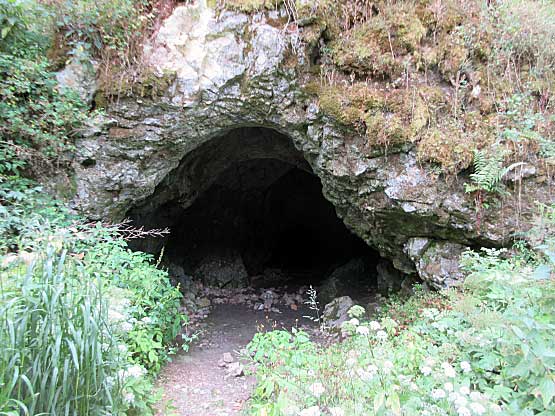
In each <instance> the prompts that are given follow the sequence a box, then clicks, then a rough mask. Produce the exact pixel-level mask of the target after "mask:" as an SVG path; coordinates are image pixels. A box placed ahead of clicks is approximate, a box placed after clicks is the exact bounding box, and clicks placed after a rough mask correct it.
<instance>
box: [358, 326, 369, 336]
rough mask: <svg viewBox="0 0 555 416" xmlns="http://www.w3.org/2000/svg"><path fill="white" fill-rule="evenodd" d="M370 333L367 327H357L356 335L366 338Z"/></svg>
mask: <svg viewBox="0 0 555 416" xmlns="http://www.w3.org/2000/svg"><path fill="white" fill-rule="evenodd" d="M369 333H370V329H369V328H368V327H367V326H359V327H357V334H359V335H363V336H367V335H368V334H369Z"/></svg>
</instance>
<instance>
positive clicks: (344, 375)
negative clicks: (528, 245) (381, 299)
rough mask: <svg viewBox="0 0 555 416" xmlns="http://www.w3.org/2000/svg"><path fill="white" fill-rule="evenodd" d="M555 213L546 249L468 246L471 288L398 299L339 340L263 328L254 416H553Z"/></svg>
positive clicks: (257, 343) (349, 326)
mask: <svg viewBox="0 0 555 416" xmlns="http://www.w3.org/2000/svg"><path fill="white" fill-rule="evenodd" d="M554 212H555V208H554V207H543V215H542V218H541V220H540V221H539V222H538V225H537V226H536V228H535V229H534V230H533V231H532V235H533V236H534V237H535V236H538V235H539V234H540V228H541V235H542V236H543V238H542V241H541V242H539V241H536V243H537V244H536V246H535V249H534V250H529V249H525V250H523V248H524V247H525V246H523V245H519V247H520V248H521V251H519V252H516V253H513V254H510V253H508V252H506V251H505V250H496V249H483V250H482V251H481V252H473V251H468V252H467V253H465V254H464V255H463V258H462V264H463V267H464V269H465V270H466V272H467V278H466V281H465V283H464V287H463V289H462V290H461V291H454V290H450V291H445V292H439V293H426V292H423V291H421V290H417V294H416V295H415V296H414V297H412V298H410V299H409V300H408V301H406V302H405V301H401V300H399V299H392V300H391V301H390V302H389V304H388V305H387V306H386V308H385V309H384V312H383V314H382V315H381V317H374V318H373V319H374V320H371V321H368V320H365V319H361V318H359V319H357V318H353V319H351V320H350V321H347V322H345V323H344V324H343V332H349V333H350V336H348V337H347V338H346V339H345V340H343V341H340V342H337V343H335V344H333V345H331V346H327V347H326V346H322V345H319V344H317V343H314V342H312V341H310V339H309V337H308V335H307V334H305V333H303V332H300V331H297V330H293V331H292V332H288V331H274V332H270V333H265V334H262V333H260V334H257V335H256V337H255V338H254V339H253V341H252V342H251V343H250V344H249V347H248V349H249V351H250V352H251V353H252V354H251V357H252V360H253V361H254V362H255V363H256V365H257V377H258V385H257V387H256V389H255V394H254V397H253V400H252V402H251V407H250V414H253V415H302V416H315V415H331V416H340V415H361V414H364V415H416V414H418V415H458V416H471V415H496V414H502V415H551V414H553V413H554V412H555V380H554V378H553V372H554V371H555V351H554V349H553V342H552V333H553V330H554V329H555V306H554V305H555V302H554V300H555V285H554V278H553V266H555V251H554V250H555V234H554V233H553V229H554V228H553V225H554V224H555V223H554V222H553V218H554V214H553V213H554ZM546 230H549V231H548V232H547V233H546ZM359 308H360V307H359Z"/></svg>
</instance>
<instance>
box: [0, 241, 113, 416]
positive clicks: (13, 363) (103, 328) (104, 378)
mask: <svg viewBox="0 0 555 416" xmlns="http://www.w3.org/2000/svg"><path fill="white" fill-rule="evenodd" d="M35 253H38V254H37V255H36V257H35V258H34V260H33V261H32V262H31V264H29V265H25V264H24V263H20V264H15V265H13V266H12V267H11V268H9V269H8V270H3V271H0V348H1V349H0V415H10V416H12V415H14V416H15V415H46V414H48V415H68V416H69V415H75V416H77V415H79V416H85V415H103V414H117V413H118V412H117V409H118V408H119V400H120V399H119V397H120V394H119V389H120V387H119V384H120V383H119V381H118V378H117V377H114V375H115V373H116V371H117V368H118V355H117V348H116V345H115V343H114V341H113V338H112V336H111V334H110V331H109V328H108V325H107V310H106V307H105V302H104V299H103V295H102V290H101V287H102V286H101V283H100V281H99V279H98V278H95V277H93V276H88V275H87V274H86V273H85V272H84V270H83V268H82V267H81V266H80V264H79V263H78V261H77V260H76V259H74V258H72V257H68V256H66V253H65V252H61V253H59V252H56V249H55V248H54V247H52V246H50V245H49V246H48V247H45V248H44V249H43V250H41V251H35Z"/></svg>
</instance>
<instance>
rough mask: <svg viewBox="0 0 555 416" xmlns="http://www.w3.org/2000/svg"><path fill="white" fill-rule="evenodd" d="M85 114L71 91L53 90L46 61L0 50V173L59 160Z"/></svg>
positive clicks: (38, 166) (56, 87)
mask: <svg viewBox="0 0 555 416" xmlns="http://www.w3.org/2000/svg"><path fill="white" fill-rule="evenodd" d="M85 117H86V113H85V108H84V105H83V103H82V102H81V101H80V99H79V98H78V96H77V95H76V93H74V92H72V91H70V90H63V91H62V90H60V89H59V88H58V85H57V81H56V78H55V77H54V74H53V73H51V72H50V71H49V70H48V61H46V60H45V59H43V58H40V57H38V58H36V60H34V59H33V60H32V59H26V58H23V57H18V56H15V55H11V54H9V55H7V54H0V174H2V173H3V174H6V173H17V171H18V169H20V168H21V167H22V166H23V164H24V162H29V161H32V162H33V166H32V168H33V169H36V170H39V168H40V167H41V165H42V167H43V168H44V167H46V166H47V165H48V164H49V163H51V162H52V161H56V160H59V159H60V157H61V155H62V153H63V152H64V151H66V150H68V149H71V143H72V135H73V133H74V131H75V129H76V128H77V127H78V126H79V125H80V124H81V122H82V121H83V120H84V118H85ZM14 159H15V160H14Z"/></svg>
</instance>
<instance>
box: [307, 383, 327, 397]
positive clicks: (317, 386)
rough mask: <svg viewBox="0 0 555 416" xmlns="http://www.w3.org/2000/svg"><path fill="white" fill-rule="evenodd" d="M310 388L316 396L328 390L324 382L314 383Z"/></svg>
mask: <svg viewBox="0 0 555 416" xmlns="http://www.w3.org/2000/svg"><path fill="white" fill-rule="evenodd" d="M308 389H309V390H310V392H311V393H312V395H313V396H314V397H316V398H318V397H320V396H321V395H322V394H323V393H324V392H325V391H326V389H325V388H324V385H323V384H322V383H314V384H312V385H311V386H310V387H309V388H308Z"/></svg>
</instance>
